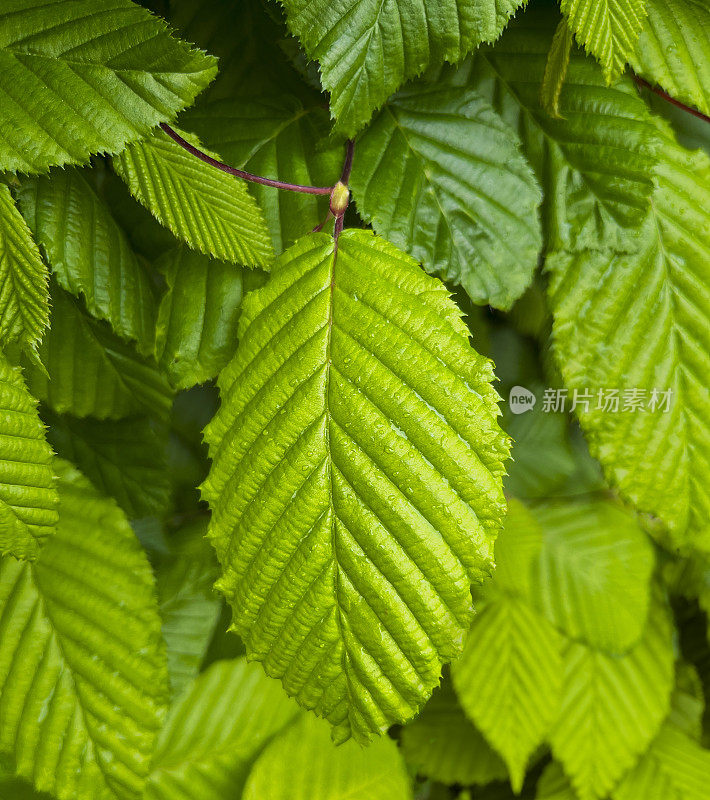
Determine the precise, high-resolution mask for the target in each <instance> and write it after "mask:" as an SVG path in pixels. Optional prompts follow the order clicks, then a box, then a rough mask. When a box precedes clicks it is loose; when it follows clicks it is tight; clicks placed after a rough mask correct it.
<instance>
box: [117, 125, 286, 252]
mask: <svg viewBox="0 0 710 800" xmlns="http://www.w3.org/2000/svg"><path fill="white" fill-rule="evenodd" d="M180 135H181V136H183V138H185V137H186V138H187V139H189V140H190V141H191V143H194V144H195V145H196V146H199V147H201V145H200V143H199V142H198V141H197V140H196V139H195V138H194V137H191V136H190V135H188V134H183V133H182V132H180ZM210 155H213V156H215V157H217V156H216V154H213V153H212V154H210ZM113 163H114V167H115V168H116V171H117V172H118V174H119V175H120V176H121V178H123V180H124V181H125V182H126V184H127V186H128V188H129V189H130V191H131V194H132V195H133V196H134V197H135V198H136V200H138V201H139V202H140V203H142V204H143V205H144V206H145V207H146V208H147V209H148V211H150V212H151V214H153V216H155V218H156V219H157V220H158V221H159V222H161V223H162V224H163V225H165V227H166V228H169V229H170V230H171V231H172V232H173V234H174V235H175V236H177V238H178V239H181V240H183V241H185V242H187V243H188V244H189V245H190V247H192V248H193V249H194V250H198V251H200V252H201V253H205V254H206V255H212V256H215V257H216V258H220V259H222V260H223V261H231V262H232V263H235V264H244V265H245V266H249V267H254V266H258V267H264V266H266V265H267V264H268V263H269V261H270V260H271V258H272V256H273V250H272V247H271V241H270V237H269V231H268V229H267V227H266V223H265V221H264V217H263V214H262V212H261V209H260V208H259V206H258V205H257V204H256V201H255V200H254V198H253V197H252V196H251V195H250V194H249V192H248V190H247V187H246V183H245V182H244V181H243V180H240V179H238V178H235V177H233V176H231V175H227V174H226V173H224V172H220V171H219V170H217V169H215V168H214V167H212V166H210V165H209V164H205V163H204V162H203V161H200V160H199V159H198V158H196V157H195V156H194V155H192V154H191V153H188V152H187V151H186V150H185V149H184V148H182V147H181V146H180V145H179V144H177V142H174V141H173V140H172V139H171V138H170V137H169V136H168V135H167V134H166V133H165V132H164V131H162V130H158V131H155V132H154V133H153V134H152V135H151V136H149V137H148V138H146V139H142V140H141V141H139V142H136V143H135V144H132V145H129V146H128V147H127V148H126V149H125V150H124V151H123V152H122V153H121V154H120V155H119V156H118V157H116V158H114V160H113ZM272 191H278V190H277V189H273V190H272Z"/></svg>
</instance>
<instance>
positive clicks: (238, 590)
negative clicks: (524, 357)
mask: <svg viewBox="0 0 710 800" xmlns="http://www.w3.org/2000/svg"><path fill="white" fill-rule="evenodd" d="M274 272H275V274H274V276H273V278H272V280H271V281H270V282H269V283H268V284H267V285H266V286H265V287H263V288H262V289H258V290H257V291H255V292H251V293H250V294H249V295H248V296H247V298H246V300H245V302H244V304H243V308H242V318H241V321H240V344H239V349H238V350H237V354H236V356H235V358H234V360H233V361H232V362H231V363H230V364H229V365H228V366H227V368H226V369H225V370H224V371H223V373H222V375H221V376H220V380H219V385H220V391H221V397H222V406H221V408H220V410H219V412H218V413H217V415H216V416H215V418H214V420H213V421H212V422H211V423H210V425H209V426H208V427H207V429H206V432H205V436H206V439H207V441H208V442H209V444H210V454H211V457H212V460H213V465H212V469H211V472H210V475H209V477H208V479H207V481H206V482H205V485H204V487H203V492H204V496H205V498H206V499H208V500H209V502H210V505H211V507H212V510H213V517H212V522H211V527H210V536H211V538H212V539H213V542H214V545H215V547H216V549H217V554H218V556H219V558H220V561H221V562H222V569H223V576H222V578H221V580H220V582H219V587H220V589H221V591H223V592H224V594H225V596H226V597H227V598H228V600H229V601H230V602H231V603H232V605H233V608H234V625H235V628H236V630H237V631H238V632H239V633H240V635H242V638H243V639H244V641H245V643H246V645H247V650H248V652H249V654H250V656H251V657H252V658H258V659H259V660H262V661H264V667H265V669H266V671H267V673H268V674H270V675H274V676H278V677H280V678H281V679H282V681H283V684H284V687H285V688H286V690H287V692H288V693H289V694H291V695H293V696H295V697H296V698H297V699H298V700H299V702H300V703H301V704H302V705H304V706H306V707H307V708H311V709H314V710H315V711H316V712H317V713H318V714H320V715H322V716H325V717H327V718H328V719H329V720H330V721H331V722H332V723H333V725H334V726H336V727H337V731H335V732H334V735H335V736H337V737H338V738H339V739H341V740H342V739H346V738H347V737H348V736H350V735H351V734H353V735H355V736H356V737H357V738H358V739H369V738H370V737H371V736H372V734H374V733H379V732H382V731H384V730H386V729H387V727H388V726H389V725H390V724H392V723H393V722H396V721H402V720H405V719H408V718H410V717H411V716H413V715H414V714H415V712H416V711H417V709H418V707H419V706H420V705H421V704H422V702H423V701H424V700H425V699H426V698H427V697H428V696H429V694H430V693H431V690H432V688H433V687H434V686H435V685H436V684H437V683H438V682H439V673H440V668H441V664H442V662H443V661H445V660H449V659H451V658H453V657H454V656H455V655H456V654H457V653H458V652H459V651H460V648H461V639H462V637H463V633H464V632H465V630H466V629H467V627H468V623H469V621H470V617H471V613H472V608H471V596H470V584H471V582H472V581H478V580H480V579H481V578H482V577H483V576H484V575H485V574H486V573H487V572H488V571H489V569H490V566H491V562H492V545H493V539H494V538H495V533H496V531H497V528H498V526H499V525H500V521H501V517H502V513H503V508H504V498H503V495H502V488H501V481H502V473H503V462H504V460H505V458H506V456H507V450H508V443H507V439H506V437H505V436H504V435H503V434H502V432H501V431H500V430H499V428H498V425H497V421H496V417H497V414H498V408H497V405H496V401H497V399H498V397H497V395H496V393H495V391H494V389H493V388H492V387H491V385H490V381H491V379H492V377H493V373H492V368H491V364H490V362H489V361H487V360H486V359H484V358H482V357H481V356H479V355H478V354H477V353H476V352H475V351H474V350H472V349H471V347H470V346H469V343H468V332H467V330H466V328H465V326H464V325H463V323H462V321H461V319H460V312H459V311H458V309H457V308H456V306H454V304H453V303H452V302H451V301H450V300H449V298H448V295H447V292H446V290H445V288H444V287H443V286H442V285H441V284H440V283H439V282H438V281H436V280H435V279H433V278H430V277H428V276H426V275H425V274H424V273H422V272H421V270H420V269H419V268H418V266H417V265H416V262H415V261H414V260H413V259H411V258H410V257H409V256H406V255H405V254H404V253H402V252H401V251H399V250H397V249H396V248H395V247H393V246H392V245H390V244H388V243H387V242H385V241H383V240H382V239H379V238H376V237H375V236H373V235H372V234H371V233H370V232H366V231H355V230H352V231H346V232H345V233H343V234H342V236H341V237H340V239H339V243H338V247H337V258H336V253H335V248H334V244H333V239H332V238H331V237H329V236H326V235H325V234H312V235H311V236H308V237H306V238H304V239H302V240H301V241H299V242H298V243H297V244H296V245H294V246H293V247H292V248H291V249H290V250H288V251H287V252H286V253H285V254H284V255H283V256H282V257H281V258H280V259H279V260H278V261H277V264H276V266H275V268H274Z"/></svg>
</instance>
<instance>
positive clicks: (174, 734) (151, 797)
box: [144, 658, 297, 800]
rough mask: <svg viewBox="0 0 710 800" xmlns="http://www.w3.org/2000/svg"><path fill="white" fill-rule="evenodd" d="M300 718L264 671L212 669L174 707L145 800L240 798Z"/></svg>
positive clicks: (243, 666)
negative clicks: (269, 750)
mask: <svg viewBox="0 0 710 800" xmlns="http://www.w3.org/2000/svg"><path fill="white" fill-rule="evenodd" d="M296 714H297V706H296V705H295V704H294V703H292V702H291V701H290V700H288V699H287V698H286V697H285V696H284V694H283V692H282V691H281V688H280V687H279V685H278V683H277V682H276V681H272V680H270V679H269V678H267V677H266V676H265V675H264V674H263V672H262V670H261V669H260V668H259V666H258V665H256V664H247V662H246V660H245V659H243V658H240V659H236V660H233V661H220V662H218V663H216V664H213V665H212V666H211V667H210V668H209V669H208V670H206V671H205V672H203V673H202V674H201V675H200V676H199V677H198V678H197V679H196V680H195V681H193V683H192V684H191V685H190V686H189V688H188V689H187V691H186V692H185V693H184V694H183V695H182V697H181V698H180V699H179V700H178V701H177V703H176V704H175V705H174V706H173V707H172V709H171V711H170V716H169V717H168V721H167V722H166V724H165V727H164V728H163V730H162V731H161V733H160V738H159V740H158V746H157V748H156V753H155V759H154V763H153V771H152V772H151V774H150V778H149V779H148V783H147V784H146V789H145V795H144V800H226V798H238V797H241V796H242V794H241V792H242V788H243V786H244V782H245V780H246V778H247V775H248V773H249V770H250V768H251V765H252V763H253V761H254V759H255V758H256V757H257V756H258V755H259V753H260V752H261V751H262V750H263V748H264V746H265V745H266V744H267V743H268V742H269V740H270V739H271V738H272V737H273V736H275V735H276V734H277V733H278V732H279V731H280V730H282V729H283V728H284V727H285V726H286V725H288V724H289V723H290V722H291V721H292V720H293V719H294V717H295V716H296ZM261 800H265V796H264V797H262V798H261Z"/></svg>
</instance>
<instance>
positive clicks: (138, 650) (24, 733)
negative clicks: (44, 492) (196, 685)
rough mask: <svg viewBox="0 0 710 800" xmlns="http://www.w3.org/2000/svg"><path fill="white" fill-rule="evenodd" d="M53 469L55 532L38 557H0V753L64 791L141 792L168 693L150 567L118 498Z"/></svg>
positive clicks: (124, 795)
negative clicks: (24, 560) (26, 559)
mask: <svg viewBox="0 0 710 800" xmlns="http://www.w3.org/2000/svg"><path fill="white" fill-rule="evenodd" d="M55 466H56V467H57V470H58V473H59V479H60V480H59V525H58V527H57V532H56V534H55V535H54V536H52V537H50V539H49V540H48V541H47V543H46V544H45V546H44V547H43V548H42V551H41V553H40V556H39V559H38V560H37V562H36V564H35V565H33V566H29V565H26V564H21V563H20V562H17V561H15V560H14V559H11V558H4V559H2V560H0V694H1V695H2V697H3V703H2V704H1V705H0V750H1V751H3V752H5V753H8V754H10V755H11V756H12V757H13V758H14V760H15V763H16V766H17V771H18V774H19V775H20V776H22V777H24V778H27V779H29V780H31V781H32V782H33V783H34V785H35V786H36V787H37V789H39V790H41V791H48V792H51V793H52V795H54V796H55V797H57V798H59V800H96V798H97V797H101V798H107V800H114V799H115V800H134V799H135V800H139V798H141V796H142V788H143V783H144V781H145V777H146V775H147V774H148V771H149V768H150V759H151V756H152V751H153V746H154V742H155V739H156V736H157V733H158V730H159V728H160V726H161V723H162V719H163V716H164V713H165V704H166V701H167V669H166V663H165V651H164V647H163V644H162V640H161V637H160V618H159V616H158V608H157V604H156V600H155V596H154V592H155V589H154V586H153V577H152V573H151V569H150V565H149V564H148V561H147V559H146V557H145V554H144V552H143V550H142V549H141V547H140V545H139V543H138V541H137V540H136V538H135V536H134V534H133V532H132V531H131V528H130V526H129V525H128V522H127V520H126V518H125V516H124V515H123V513H122V512H121V511H120V510H119V509H118V508H117V506H116V505H115V503H113V501H111V500H108V499H107V498H105V497H102V496H101V495H99V494H98V493H97V492H96V491H95V490H94V489H93V488H92V487H91V486H90V484H89V482H88V481H87V480H86V479H85V478H83V477H82V476H81V475H80V474H79V473H78V472H76V470H74V469H73V468H71V467H69V466H68V465H65V464H63V463H62V462H59V461H57V462H55ZM10 699H12V702H10Z"/></svg>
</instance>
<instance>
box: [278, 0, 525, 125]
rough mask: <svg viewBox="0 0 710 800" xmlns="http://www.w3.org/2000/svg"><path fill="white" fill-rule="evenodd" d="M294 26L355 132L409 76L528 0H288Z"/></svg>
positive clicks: (472, 42)
mask: <svg viewBox="0 0 710 800" xmlns="http://www.w3.org/2000/svg"><path fill="white" fill-rule="evenodd" d="M283 5H284V7H285V8H286V14H287V20H288V25H289V28H290V29H291V31H292V32H293V33H294V34H295V35H296V36H298V37H299V39H300V40H301V45H302V46H303V48H304V50H305V51H306V54H307V55H308V56H309V57H310V58H312V59H316V60H317V61H318V62H319V63H320V72H321V80H322V83H323V87H324V88H325V89H327V90H328V91H329V92H330V93H331V101H330V107H331V114H332V115H333V118H334V119H337V123H338V124H337V127H338V129H339V130H340V131H341V132H342V133H344V134H345V135H346V136H352V135H354V134H355V133H357V132H358V131H359V130H360V128H362V127H364V126H365V125H366V124H367V122H369V120H370V117H371V116H372V113H373V112H374V111H375V110H376V109H378V108H379V107H380V106H381V105H382V104H383V103H384V102H385V100H387V98H388V97H389V96H390V95H391V94H392V93H393V92H395V91H396V90H397V89H398V88H399V87H400V86H401V85H402V84H403V83H404V82H405V81H406V80H408V79H409V78H414V77H416V76H417V75H419V74H421V73H422V72H423V70H424V69H425V68H426V67H428V66H434V65H438V64H442V63H443V62H444V61H449V62H452V63H454V62H456V61H460V60H461V59H462V58H463V57H464V56H465V55H466V53H469V52H470V51H471V50H473V49H474V48H475V47H477V46H478V45H479V44H481V43H482V42H492V41H495V40H496V39H497V38H498V36H500V34H501V31H502V30H503V28H504V27H505V26H506V24H507V22H508V20H509V19H510V17H511V16H512V15H513V14H514V13H515V12H516V10H517V9H518V7H519V6H520V5H521V0H472V2H469V3H457V2H453V0H446V2H443V3H442V2H433V0H422V1H421V2H418V3H416V4H414V3H404V2H401V0H390V1H389V2H386V3H383V2H381V0H364V2H358V1H357V0H339V2H337V3H332V2H330V0H315V2H314V1H313V0H284V3H283Z"/></svg>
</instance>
